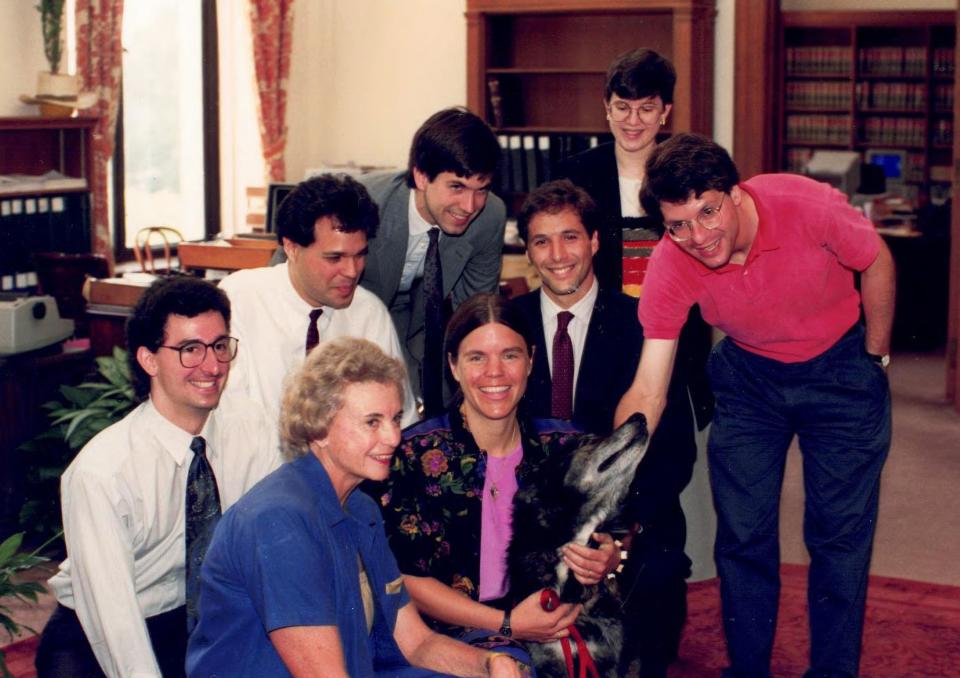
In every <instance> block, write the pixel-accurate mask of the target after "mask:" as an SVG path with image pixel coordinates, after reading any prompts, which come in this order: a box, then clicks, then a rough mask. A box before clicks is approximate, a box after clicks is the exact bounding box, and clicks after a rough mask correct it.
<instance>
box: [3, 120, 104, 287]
mask: <svg viewBox="0 0 960 678" xmlns="http://www.w3.org/2000/svg"><path fill="white" fill-rule="evenodd" d="M96 122H97V120H96V118H90V117H81V118H42V117H22V118H0V175H13V174H23V175H29V176H33V177H36V176H40V175H43V174H45V173H47V172H49V171H51V170H55V171H57V172H59V173H60V174H63V175H66V176H67V177H70V178H72V179H84V180H86V184H83V183H79V182H76V181H72V180H67V181H61V180H53V181H37V182H33V181H29V182H25V183H17V184H12V185H10V186H6V187H0V208H2V209H0V289H3V290H11V289H31V288H34V287H35V286H36V284H37V282H36V280H35V279H34V276H32V275H31V274H32V273H33V272H34V271H35V267H34V262H33V256H32V255H33V254H34V253H36V252H67V253H86V252H90V251H91V240H90V189H89V182H90V179H91V176H92V168H93V153H92V150H91V142H92V136H93V128H94V126H95V125H96ZM78 183H79V185H76V186H75V184H78Z"/></svg>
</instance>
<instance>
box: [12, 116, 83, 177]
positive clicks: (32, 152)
mask: <svg viewBox="0 0 960 678" xmlns="http://www.w3.org/2000/svg"><path fill="white" fill-rule="evenodd" d="M96 124H97V119H96V118H92V117H78V118H41V117H22V118H0V174H33V175H38V174H43V173H44V172H47V171H49V170H57V171H58V172H60V173H61V174H66V175H67V176H71V177H83V178H86V179H87V180H88V181H89V180H90V177H91V175H92V174H93V172H92V167H93V164H92V163H93V152H92V151H91V146H90V144H91V139H92V136H93V128H94V126H95V125H96Z"/></svg>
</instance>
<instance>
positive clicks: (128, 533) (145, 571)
mask: <svg viewBox="0 0 960 678" xmlns="http://www.w3.org/2000/svg"><path fill="white" fill-rule="evenodd" d="M271 430H272V429H271V427H270V426H268V425H267V422H266V420H265V419H264V417H263V414H262V412H261V410H260V408H259V407H257V406H256V405H255V404H254V403H252V402H249V401H247V400H245V399H230V398H224V399H223V400H222V401H221V403H220V406H219V407H218V408H217V409H215V410H213V412H211V414H210V416H209V417H208V418H207V422H206V424H205V425H204V427H203V431H202V432H201V433H200V435H202V436H203V437H204V439H205V440H206V443H207V458H208V459H209V460H210V465H211V467H212V468H213V473H214V475H215V476H216V478H217V487H218V489H219V491H220V501H221V505H222V508H223V509H224V510H226V509H227V508H228V507H229V506H230V505H231V504H233V503H234V502H236V501H237V500H238V499H239V498H240V497H241V495H243V493H244V492H246V491H247V490H248V489H249V488H250V487H252V486H253V485H254V484H256V482H257V481H259V480H260V479H261V478H263V477H264V476H265V475H267V474H268V473H270V472H271V471H273V470H274V469H275V468H277V467H278V466H279V465H280V463H281V459H280V454H279V451H278V449H277V446H276V444H275V442H274V441H273V438H272V435H271ZM193 437H194V436H193V435H192V434H190V433H187V432H186V431H184V430H183V429H181V428H179V427H177V426H175V425H174V424H173V423H171V422H170V421H168V420H167V419H165V418H164V417H163V416H162V415H161V414H160V413H159V412H157V410H156V408H154V406H153V404H152V403H151V401H149V400H147V402H145V403H143V404H141V405H140V406H138V407H137V408H136V409H134V410H133V411H132V412H130V414H128V415H127V416H126V417H124V418H123V419H122V420H121V421H119V422H117V423H116V424H113V425H112V426H110V427H108V428H106V429H104V430H103V431H101V432H100V433H98V434H97V435H96V436H94V438H93V439H92V440H91V441H90V442H89V443H87V445H86V446H84V448H83V449H82V450H81V451H80V453H79V454H78V455H77V456H76V458H75V459H74V460H73V462H71V464H70V466H69V467H68V468H67V470H66V471H65V472H64V474H63V478H62V479H61V484H60V495H61V500H62V504H63V529H64V538H65V540H66V543H67V559H66V560H64V561H63V562H62V563H61V564H60V571H59V572H58V573H57V574H56V575H54V576H53V577H52V578H51V579H50V581H49V584H50V587H51V588H52V589H53V592H54V594H55V595H56V597H57V600H58V601H60V603H62V604H63V605H64V606H66V607H69V608H72V609H73V610H75V611H76V613H77V617H78V618H79V620H80V624H81V625H82V626H83V630H84V632H85V633H86V636H87V640H88V641H89V642H90V646H91V647H92V648H93V652H94V654H95V655H96V657H97V661H98V662H99V663H100V667H101V668H102V669H103V671H104V673H106V675H107V676H111V677H112V676H118V677H119V676H124V677H129V676H137V677H140V676H156V677H157V678H159V677H160V668H159V666H158V665H157V661H156V658H155V657H154V654H153V647H152V646H151V644H150V636H149V634H148V632H147V625H146V622H145V618H147V617H153V616H155V615H158V614H160V613H163V612H169V611H170V610H173V609H175V608H177V607H180V606H181V605H183V604H184V603H185V600H186V584H185V579H184V578H185V573H184V560H185V557H186V556H185V550H186V542H185V537H184V529H185V521H186V518H185V512H184V504H185V501H186V491H187V473H188V471H189V469H190V462H191V461H192V460H193V452H191V450H190V441H191V440H193Z"/></svg>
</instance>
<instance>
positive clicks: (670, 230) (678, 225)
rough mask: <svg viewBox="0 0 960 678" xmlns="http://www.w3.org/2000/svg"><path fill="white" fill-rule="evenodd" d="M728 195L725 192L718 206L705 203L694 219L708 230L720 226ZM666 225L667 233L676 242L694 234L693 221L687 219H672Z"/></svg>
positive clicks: (687, 238)
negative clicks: (724, 202)
mask: <svg viewBox="0 0 960 678" xmlns="http://www.w3.org/2000/svg"><path fill="white" fill-rule="evenodd" d="M726 197H727V194H726V193H724V194H723V196H722V197H721V198H720V202H719V203H717V206H716V207H713V206H711V205H705V206H704V207H703V209H701V210H700V214H698V215H697V216H696V217H694V219H693V221H695V222H697V223H698V224H700V225H701V226H703V227H704V228H705V229H707V230H708V231H712V230H713V229H715V228H719V227H720V224H722V223H723V212H722V211H721V210H722V208H723V201H724V199H726ZM664 226H665V227H666V229H667V234H668V235H669V236H670V237H671V238H673V239H674V240H675V241H676V242H684V241H685V240H689V239H690V238H691V237H692V236H693V222H691V221H688V220H686V219H685V220H683V221H670V222H667V223H665V224H664Z"/></svg>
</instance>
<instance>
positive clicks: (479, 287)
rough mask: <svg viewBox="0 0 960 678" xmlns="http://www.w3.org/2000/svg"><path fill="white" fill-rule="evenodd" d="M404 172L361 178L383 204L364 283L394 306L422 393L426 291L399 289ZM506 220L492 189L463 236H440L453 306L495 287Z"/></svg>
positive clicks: (405, 226) (405, 227)
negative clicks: (404, 292)
mask: <svg viewBox="0 0 960 678" xmlns="http://www.w3.org/2000/svg"><path fill="white" fill-rule="evenodd" d="M405 176H406V175H405V173H404V172H399V173H388V174H383V173H380V174H365V175H363V176H361V177H359V181H360V183H362V184H363V185H364V186H365V187H366V188H367V190H368V191H369V192H370V197H371V198H373V200H374V202H376V203H377V205H378V206H379V208H380V228H379V229H378V230H377V237H376V238H374V239H373V240H371V241H370V254H369V255H368V256H367V265H366V269H365V270H364V272H363V278H362V279H361V280H360V284H361V285H363V286H364V287H365V288H367V289H368V290H370V291H371V292H373V293H374V294H376V295H377V296H378V297H380V300H381V301H382V302H383V303H384V304H385V305H386V307H387V308H388V309H390V316H391V317H392V318H393V324H394V325H395V326H396V328H397V335H398V336H399V338H400V344H401V346H402V347H403V352H404V357H405V358H406V359H407V369H408V371H409V372H410V380H411V382H412V383H413V384H414V389H415V390H416V391H417V392H418V393H419V391H420V388H419V387H420V378H419V370H420V362H421V361H422V360H423V319H424V311H425V309H424V295H422V294H419V289H420V285H419V282H420V281H417V282H415V283H414V286H413V287H412V288H411V290H410V294H409V296H408V297H407V295H399V294H398V291H399V287H400V277H401V275H402V274H403V263H404V261H405V260H406V254H407V240H408V238H409V235H410V224H409V223H408V221H409V220H408V214H409V213H408V209H409V200H410V189H409V187H408V186H407V184H406V178H405ZM505 225H506V207H504V204H503V201H502V200H500V198H498V197H497V196H495V195H493V194H490V195H489V196H488V197H487V204H486V205H485V206H484V209H483V211H482V212H481V213H480V214H479V215H478V216H477V217H476V219H474V221H473V222H472V223H471V224H470V227H469V228H467V230H466V232H465V233H464V234H463V235H461V236H458V237H442V238H440V266H441V267H442V269H443V295H444V298H445V299H449V300H450V302H451V304H452V306H453V308H456V307H457V306H459V305H460V303H461V302H463V301H464V300H465V299H466V298H467V297H469V296H471V295H473V294H476V293H477V292H495V291H496V289H497V285H498V284H499V280H500V256H501V252H502V250H503V230H504V226H505ZM404 297H406V298H404Z"/></svg>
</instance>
